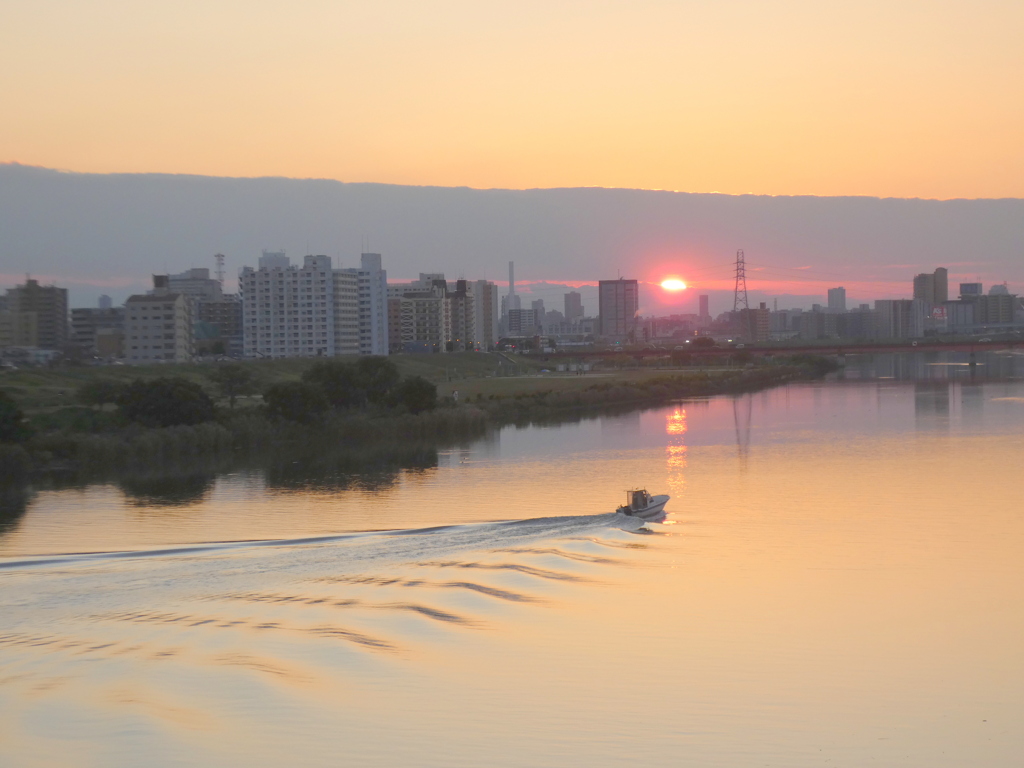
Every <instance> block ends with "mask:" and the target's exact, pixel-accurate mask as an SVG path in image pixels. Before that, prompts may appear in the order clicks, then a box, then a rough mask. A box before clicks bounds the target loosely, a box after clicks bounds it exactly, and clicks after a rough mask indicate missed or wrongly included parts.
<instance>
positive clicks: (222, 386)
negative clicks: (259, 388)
mask: <svg viewBox="0 0 1024 768" xmlns="http://www.w3.org/2000/svg"><path fill="white" fill-rule="evenodd" d="M207 375H208V376H209V377H210V380H211V381H212V382H213V383H214V384H216V385H217V389H218V390H219V391H220V394H221V396H223V397H226V398H227V399H228V405H229V406H230V408H231V409H232V410H234V408H235V399H236V398H237V397H239V396H240V395H251V394H252V393H253V392H254V391H255V382H254V381H253V375H252V369H251V368H247V367H245V366H244V365H241V364H240V363H224V364H223V365H218V366H217V367H216V368H214V369H213V370H211V371H209V372H208V374H207Z"/></svg>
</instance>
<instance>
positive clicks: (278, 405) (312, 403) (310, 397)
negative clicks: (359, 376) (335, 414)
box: [263, 381, 330, 424]
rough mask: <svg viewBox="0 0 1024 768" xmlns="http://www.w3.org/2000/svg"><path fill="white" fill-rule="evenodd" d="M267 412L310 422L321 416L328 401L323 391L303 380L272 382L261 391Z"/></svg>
mask: <svg viewBox="0 0 1024 768" xmlns="http://www.w3.org/2000/svg"><path fill="white" fill-rule="evenodd" d="M263 401H264V402H265V403H266V404H267V413H269V414H270V415H271V416H276V417H278V418H281V419H287V420H288V421H297V422H300V423H302V424H310V423H312V422H314V421H316V420H317V419H319V418H321V417H323V415H324V414H325V413H326V412H327V409H328V408H329V407H330V403H329V402H328V400H327V397H326V396H325V395H324V393H323V391H322V390H321V389H320V388H319V387H317V386H314V385H313V384H310V383H308V382H305V381H286V382H283V383H281V384H274V385H272V386H271V387H269V388H268V389H267V391H266V392H264V393H263Z"/></svg>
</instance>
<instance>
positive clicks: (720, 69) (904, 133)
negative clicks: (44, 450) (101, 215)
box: [0, 0, 1024, 271]
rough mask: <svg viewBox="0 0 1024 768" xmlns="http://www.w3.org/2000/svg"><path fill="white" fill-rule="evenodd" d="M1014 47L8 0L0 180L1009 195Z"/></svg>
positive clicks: (301, 4)
mask: <svg viewBox="0 0 1024 768" xmlns="http://www.w3.org/2000/svg"><path fill="white" fill-rule="evenodd" d="M1022 29H1024V3H1022V2H1020V0H970V1H969V2H968V1H967V0H904V1H902V2H895V1H894V0H886V1H885V2H881V1H878V0H856V1H852V0H831V1H829V2H821V0H623V1H608V0H604V1H603V0H585V1H584V0H571V1H565V0H563V1H559V0H544V2H538V1H535V0H515V1H514V2H512V1H507V0H489V1H488V2H479V0H433V1H432V2H429V3H427V2H422V1H421V0H420V1H413V0H372V2H370V1H368V2H344V1H342V0H293V2H289V3H281V2H269V0H244V2H243V1H242V0H202V1H201V2H200V1H199V0H177V1H176V2H174V3H171V2H146V3H140V2H137V0H90V1H89V2H82V0H4V1H3V4H2V23H0V103H2V104H3V112H4V118H3V120H2V121H0V162H9V163H10V162H18V163H22V164H26V165H35V166H43V167H47V168H56V169H62V170H69V171H79V172H91V173H122V172H133V173H151V172H155V173H175V174H180V173H184V174H201V175H211V176H241V177H258V176H286V177H293V178H328V179H336V180H339V181H344V182H377V183H392V184H411V185H437V186H469V187H474V188H483V189H486V188H509V189H529V188H539V187H540V188H552V187H583V186H599V187H624V188H637V189H661V190H678V191H682V192H705V193H706V192H721V193H726V194H746V193H751V194H758V195H826V196H828V195H867V196H876V197H920V198H937V199H951V198H1003V197H1024V141H1022V140H1021V137H1022V136H1024V98H1022V91H1024V84H1022V83H1024V78H1022V73H1024V45H1021V43H1020V31H1021V30H1022ZM0 271H3V270H0Z"/></svg>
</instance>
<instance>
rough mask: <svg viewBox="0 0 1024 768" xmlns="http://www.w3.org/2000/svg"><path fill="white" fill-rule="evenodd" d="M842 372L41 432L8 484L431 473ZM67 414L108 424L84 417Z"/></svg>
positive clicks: (3, 451)
mask: <svg viewBox="0 0 1024 768" xmlns="http://www.w3.org/2000/svg"><path fill="white" fill-rule="evenodd" d="M832 367H833V366H832V364H831V363H829V361H827V360H824V359H822V358H806V359H797V360H793V361H790V362H789V363H787V364H773V365H767V366H761V367H750V368H742V369H739V368H733V369H721V370H713V371H704V370H698V371H692V372H686V373H678V372H673V373H664V372H657V371H653V372H652V371H645V372H640V373H638V372H636V371H626V372H623V373H621V374H616V373H611V374H606V375H590V376H579V377H562V378H561V379H558V378H548V377H541V376H538V377H527V376H521V377H514V378H513V377H510V378H507V379H504V380H500V381H499V382H497V384H498V385H499V387H500V390H499V391H498V392H495V391H494V390H495V389H498V387H494V385H493V384H492V388H491V391H490V393H489V394H485V391H486V390H484V389H483V388H482V387H481V388H480V389H478V390H477V391H476V392H475V394H473V393H472V391H470V392H465V389H464V391H463V393H460V394H459V396H458V397H457V398H454V397H450V396H449V397H443V398H442V400H441V402H440V406H439V407H438V408H437V409H435V410H431V411H427V412H424V413H419V414H411V413H400V412H394V411H391V410H387V409H352V410H347V411H337V412H331V413H329V414H328V415H327V416H325V417H324V418H323V419H320V420H318V421H316V422H315V423H310V424H299V423H295V422H289V421H286V420H283V419H277V418H273V417H270V416H269V415H268V414H267V413H266V410H265V409H264V408H262V407H260V406H249V407H241V408H238V409H236V410H228V409H225V408H221V409H219V410H218V412H217V414H216V417H215V419H213V420H210V421H206V422H203V423H199V424H192V425H179V426H172V427H163V428H147V427H143V426H141V425H139V424H130V425H128V426H124V427H121V428H110V427H109V426H108V427H107V428H105V429H97V428H96V427H95V425H93V426H90V425H89V424H87V423H86V424H85V426H84V427H82V426H79V427H74V426H70V427H69V426H64V427H62V428H58V429H50V430H49V431H43V432H40V433H38V434H36V435H35V436H34V437H32V438H31V439H30V440H29V441H27V442H26V443H24V444H22V445H3V446H0V474H2V476H3V477H4V478H6V479H7V480H8V481H9V482H28V481H37V480H40V479H43V478H51V479H52V478H58V479H61V480H62V481H63V482H69V483H72V484H74V483H88V482H98V481H102V480H105V479H110V478H117V477H122V476H127V475H143V476H153V475H188V474H190V473H194V472H196V471H202V472H208V471H216V472H225V471H232V470H234V469H244V468H265V467H271V466H277V467H282V466H287V465H290V464H297V465H300V466H301V467H317V468H318V470H319V471H325V472H331V471H336V470H341V469H345V468H349V469H352V470H358V469H359V468H361V467H375V466H382V467H404V466H423V465H429V464H430V462H431V456H432V454H433V453H436V450H437V449H439V448H445V447H450V446H454V445H458V444H465V443H467V442H470V441H472V440H475V439H477V438H479V437H481V436H483V435H484V434H486V432H487V430H488V429H492V428H498V427H500V426H502V425H504V424H513V423H514V424H527V423H530V422H544V423H551V422H556V421H559V420H575V419H578V418H580V417H581V416H585V415H586V414H588V413H595V414H596V413H600V412H601V411H602V410H605V409H608V408H615V409H622V408H642V407H651V406H657V405H661V404H664V403H668V402H672V401H675V400H682V399H689V398H701V397H711V396H714V395H722V394H737V393H741V392H750V391H755V390H760V389H765V388H769V387H773V386H778V385H781V384H785V383H787V382H790V381H794V380H800V379H811V378H817V377H820V376H822V375H824V374H825V373H827V372H828V371H829V370H831V369H832ZM517 385H518V386H517ZM569 385H571V386H569ZM452 389H454V386H453V387H452ZM65 410H67V411H68V412H70V411H75V412H76V413H78V412H81V414H80V415H82V416H88V415H89V414H95V415H98V416H102V415H103V412H102V411H90V410H89V409H85V408H78V409H71V408H68V409H65ZM51 415H52V414H51ZM72 415H74V414H72ZM81 421H82V422H83V423H85V422H88V419H82V420H81ZM75 423H77V422H76V421H75V420H68V424H75Z"/></svg>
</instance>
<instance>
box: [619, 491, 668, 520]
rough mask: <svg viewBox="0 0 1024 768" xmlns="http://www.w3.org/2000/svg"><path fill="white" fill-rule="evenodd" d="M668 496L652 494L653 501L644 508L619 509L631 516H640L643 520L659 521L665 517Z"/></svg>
mask: <svg viewBox="0 0 1024 768" xmlns="http://www.w3.org/2000/svg"><path fill="white" fill-rule="evenodd" d="M668 500H669V497H668V496H652V497H651V503H650V504H648V505H647V506H646V507H644V508H643V509H630V508H629V507H619V509H618V511H619V512H621V513H622V514H624V515H629V516H630V517H639V518H640V519H641V520H647V521H651V522H653V521H657V520H664V519H665V505H666V504H668Z"/></svg>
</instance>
